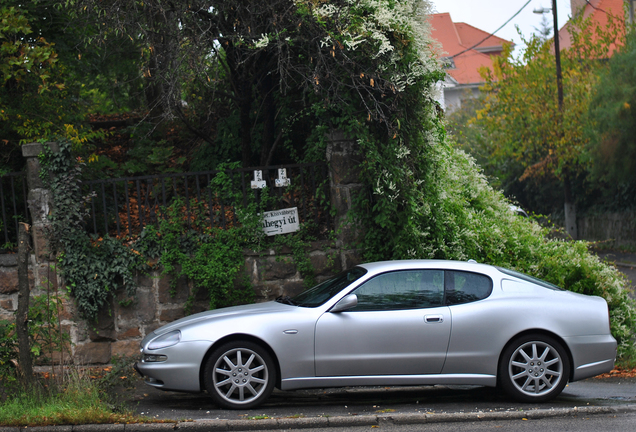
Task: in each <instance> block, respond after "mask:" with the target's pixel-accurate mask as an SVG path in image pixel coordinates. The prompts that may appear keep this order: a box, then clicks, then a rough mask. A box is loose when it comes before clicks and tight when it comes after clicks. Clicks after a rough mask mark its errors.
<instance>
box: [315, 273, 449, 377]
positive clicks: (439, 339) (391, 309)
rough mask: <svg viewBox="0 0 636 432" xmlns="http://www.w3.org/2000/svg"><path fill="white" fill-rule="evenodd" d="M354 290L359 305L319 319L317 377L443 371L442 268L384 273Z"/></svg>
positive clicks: (444, 317) (446, 311) (444, 311)
mask: <svg viewBox="0 0 636 432" xmlns="http://www.w3.org/2000/svg"><path fill="white" fill-rule="evenodd" d="M353 293H354V294H356V295H357V297H358V305H357V306H356V307H354V308H353V309H350V310H347V311H344V312H337V313H332V312H326V313H324V314H323V315H322V316H321V317H320V318H319V319H318V321H317V323H316V338H315V344H316V346H315V354H316V360H315V364H316V376H363V375H414V374H434V373H440V371H441V370H442V367H443V365H444V360H445V357H446V350H447V347H448V340H449V337H450V329H451V320H450V313H449V309H448V307H445V306H443V302H444V271H443V270H404V271H394V272H388V273H383V274H380V275H378V276H375V277H374V278H372V279H370V280H368V281H367V282H365V283H364V284H362V285H361V286H360V287H358V288H356V290H355V291H353Z"/></svg>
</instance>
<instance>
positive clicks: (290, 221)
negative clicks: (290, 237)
mask: <svg viewBox="0 0 636 432" xmlns="http://www.w3.org/2000/svg"><path fill="white" fill-rule="evenodd" d="M262 223H263V231H264V232H265V234H267V235H268V236H273V235H278V234H287V233H291V232H295V231H298V230H299V229H300V225H299V224H298V207H293V208H288V209H282V210H274V211H268V212H263V222H262Z"/></svg>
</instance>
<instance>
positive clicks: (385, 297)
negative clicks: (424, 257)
mask: <svg viewBox="0 0 636 432" xmlns="http://www.w3.org/2000/svg"><path fill="white" fill-rule="evenodd" d="M353 293H354V294H356V295H357V296H358V305H357V306H356V307H355V308H353V309H350V311H382V310H400V309H419V308H426V307H434V306H441V305H442V302H443V299H444V271H443V270H405V271H396V272H390V273H384V274H381V275H378V276H376V277H374V278H373V279H371V280H369V281H367V282H366V283H364V284H363V285H361V286H360V287H358V288H357V289H356V290H355V291H354V292H353Z"/></svg>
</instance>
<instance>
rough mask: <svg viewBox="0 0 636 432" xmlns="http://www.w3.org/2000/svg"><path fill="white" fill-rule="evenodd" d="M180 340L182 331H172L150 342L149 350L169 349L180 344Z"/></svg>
mask: <svg viewBox="0 0 636 432" xmlns="http://www.w3.org/2000/svg"><path fill="white" fill-rule="evenodd" d="M180 340H181V331H180V330H175V331H171V332H168V333H166V334H164V335H161V336H159V337H158V338H155V339H153V340H152V341H150V343H149V344H148V349H149V350H157V349H161V348H168V347H171V346H173V345H176V344H178V343H179V341H180Z"/></svg>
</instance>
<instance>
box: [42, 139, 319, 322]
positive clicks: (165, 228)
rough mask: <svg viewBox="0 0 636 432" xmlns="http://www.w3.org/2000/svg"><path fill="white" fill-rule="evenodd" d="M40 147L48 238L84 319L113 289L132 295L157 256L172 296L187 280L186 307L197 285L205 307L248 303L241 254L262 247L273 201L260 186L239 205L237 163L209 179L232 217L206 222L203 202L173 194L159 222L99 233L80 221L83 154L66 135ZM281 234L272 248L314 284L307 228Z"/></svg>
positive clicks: (105, 303)
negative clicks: (124, 232) (121, 232)
mask: <svg viewBox="0 0 636 432" xmlns="http://www.w3.org/2000/svg"><path fill="white" fill-rule="evenodd" d="M44 149H45V150H44V152H43V154H42V155H41V157H40V162H41V166H42V174H41V175H42V178H43V180H45V182H46V183H47V185H48V187H49V188H50V189H51V192H52V195H53V196H52V197H53V201H54V203H55V204H54V209H53V212H52V214H51V215H50V216H49V219H50V222H51V226H50V228H49V230H48V233H47V234H48V239H49V242H50V245H51V247H52V250H53V252H54V253H55V255H56V260H57V263H58V268H59V269H60V271H61V275H62V276H63V278H64V279H65V282H66V286H67V289H68V291H69V293H70V294H71V295H72V296H73V298H74V299H75V302H76V305H77V308H78V311H79V312H80V314H81V315H82V316H83V317H85V318H87V319H89V320H92V319H95V318H96V317H97V313H98V311H99V310H101V309H102V308H105V307H109V304H110V303H109V301H110V299H111V298H112V296H113V294H114V293H115V292H116V291H117V290H119V289H124V290H125V292H126V294H127V295H128V296H129V297H134V295H135V289H136V285H135V280H134V277H133V276H134V273H135V272H136V271H141V272H147V271H149V270H150V264H149V262H151V261H150V259H151V258H152V259H157V265H159V266H160V267H161V268H162V272H163V274H164V275H169V276H170V277H171V279H170V280H171V289H172V293H173V294H176V290H177V289H180V288H179V287H178V283H177V281H178V280H179V279H185V280H186V281H187V282H188V286H189V287H190V289H189V291H190V292H189V298H188V300H187V302H186V310H190V308H191V306H192V304H193V302H194V300H195V297H196V295H197V293H198V292H200V291H201V290H205V291H206V293H205V296H206V298H207V300H208V307H209V308H210V309H214V308H219V307H224V306H231V305H236V304H244V303H250V302H253V301H254V291H253V290H252V287H251V286H250V283H249V281H248V280H247V278H246V277H244V278H242V279H241V278H240V274H241V271H242V270H243V266H244V255H243V253H244V250H245V249H246V248H250V249H252V250H256V251H262V250H263V248H264V247H265V241H266V238H265V234H264V233H263V231H262V228H261V218H260V216H259V214H260V213H262V212H263V211H264V210H265V209H266V208H267V206H268V205H270V204H271V203H272V202H273V199H272V198H271V197H270V196H269V193H268V190H267V189H264V190H262V191H261V193H260V196H259V199H258V200H257V199H256V198H255V196H251V197H250V199H248V200H247V203H246V204H244V203H243V195H242V194H241V193H240V192H237V191H238V190H239V189H240V188H236V187H234V186H235V185H233V179H232V178H231V177H230V176H229V175H228V174H227V170H231V169H233V168H236V166H235V164H227V165H222V166H220V167H219V169H218V174H217V175H216V176H215V177H214V178H213V179H212V181H211V184H210V187H211V189H212V195H213V196H214V199H215V200H216V201H218V202H223V203H224V205H225V206H226V208H227V209H232V215H233V216H232V218H231V220H229V221H228V224H227V226H226V227H225V229H221V228H218V227H210V226H209V214H206V212H207V211H208V209H207V206H206V205H205V204H204V203H201V202H197V201H196V200H195V199H191V200H190V201H189V202H188V203H186V202H185V199H184V198H183V197H178V198H175V199H174V200H172V201H171V203H170V204H169V205H167V206H166V207H164V208H162V211H161V214H162V217H161V218H160V221H159V223H158V225H156V226H155V225H148V226H146V227H145V228H144V230H143V231H142V233H141V235H140V236H139V237H138V238H135V239H133V240H131V239H117V238H113V237H110V236H105V237H103V238H97V237H96V236H91V235H89V234H88V233H87V232H86V230H85V227H84V223H83V221H84V220H85V218H86V216H87V215H88V214H87V213H88V204H89V202H90V198H91V197H90V196H83V195H82V192H81V189H80V182H79V180H80V178H81V172H82V166H83V162H82V160H81V159H79V158H74V157H73V156H72V154H71V145H70V143H69V142H68V141H61V142H60V151H59V153H53V152H52V151H51V150H50V148H49V147H48V146H47V145H46V144H45V145H44ZM186 204H187V205H186ZM186 207H187V208H188V211H187V212H186V211H185V209H186ZM284 237H285V238H284V239H280V238H276V239H275V240H273V241H271V242H270V243H273V245H274V247H278V246H288V247H290V248H291V249H292V256H293V257H294V260H295V261H296V263H297V266H298V268H299V271H300V272H301V274H302V276H303V277H304V278H305V279H306V282H307V283H310V284H313V282H314V278H313V274H314V272H313V268H312V266H311V262H310V260H309V258H308V256H307V254H306V253H305V251H306V248H307V246H308V243H309V240H310V239H311V237H308V234H307V230H301V231H300V232H298V233H293V234H288V235H286V236H284ZM181 289H182V288H181Z"/></svg>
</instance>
